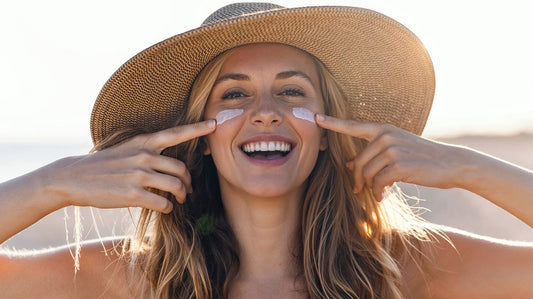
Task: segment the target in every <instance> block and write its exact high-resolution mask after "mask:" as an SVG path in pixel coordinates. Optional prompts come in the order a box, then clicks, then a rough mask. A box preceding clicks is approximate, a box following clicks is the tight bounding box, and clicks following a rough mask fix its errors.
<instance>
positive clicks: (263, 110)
mask: <svg viewBox="0 0 533 299" xmlns="http://www.w3.org/2000/svg"><path fill="white" fill-rule="evenodd" d="M282 119H283V117H282V114H281V113H280V111H279V110H278V107H276V103H275V100H274V99H272V97H271V96H269V95H262V96H261V97H260V98H258V99H257V100H256V101H255V107H253V111H252V114H251V121H252V123H253V124H254V125H259V126H265V127H268V126H271V125H279V124H281V122H282Z"/></svg>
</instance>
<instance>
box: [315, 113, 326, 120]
mask: <svg viewBox="0 0 533 299" xmlns="http://www.w3.org/2000/svg"><path fill="white" fill-rule="evenodd" d="M324 119H325V117H324V115H322V114H318V113H317V114H316V120H318V121H324Z"/></svg>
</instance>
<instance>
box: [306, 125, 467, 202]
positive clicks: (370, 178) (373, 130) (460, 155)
mask: <svg viewBox="0 0 533 299" xmlns="http://www.w3.org/2000/svg"><path fill="white" fill-rule="evenodd" d="M316 121H317V124H318V125H319V126H320V127H322V128H325V129H329V130H332V131H335V132H338V133H342V134H346V135H349V136H352V137H357V138H363V139H366V140H367V141H368V142H369V143H368V146H367V147H366V148H365V149H363V150H362V151H361V152H359V153H357V156H356V157H355V158H354V159H353V160H352V161H349V162H348V163H347V164H346V166H347V167H348V168H350V169H351V170H352V171H353V173H354V181H355V183H354V186H355V187H354V192H355V193H358V192H360V191H361V190H363V187H364V186H365V185H366V186H367V187H368V188H370V190H372V193H373V194H374V196H375V198H376V200H378V201H381V200H382V199H383V191H384V190H385V188H386V187H387V186H391V185H392V184H393V183H395V182H405V183H412V184H417V185H423V186H427V187H436V188H452V187H456V186H457V185H458V183H457V176H456V173H457V172H458V169H461V167H463V166H464V165H466V163H464V162H465V160H467V159H468V155H467V153H466V152H467V151H465V150H464V149H463V148H461V147H455V146H451V145H447V144H443V143H438V142H434V141H431V140H427V139H424V138H422V137H419V136H417V135H415V134H412V133H410V132H407V131H405V130H402V129H400V128H397V127H395V126H393V125H389V124H377V123H369V122H359V121H355V120H343V119H339V118H335V117H331V116H325V115H324V116H323V115H317V117H316Z"/></svg>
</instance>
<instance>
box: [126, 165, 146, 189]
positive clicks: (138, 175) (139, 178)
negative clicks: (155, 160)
mask: <svg viewBox="0 0 533 299" xmlns="http://www.w3.org/2000/svg"><path fill="white" fill-rule="evenodd" d="M148 175H149V174H148V173H147V172H146V171H145V170H144V169H142V168H135V169H133V170H131V171H130V173H129V176H130V177H131V179H132V180H133V181H134V182H135V183H137V184H139V185H141V184H142V183H144V182H145V181H146V179H147V178H148Z"/></svg>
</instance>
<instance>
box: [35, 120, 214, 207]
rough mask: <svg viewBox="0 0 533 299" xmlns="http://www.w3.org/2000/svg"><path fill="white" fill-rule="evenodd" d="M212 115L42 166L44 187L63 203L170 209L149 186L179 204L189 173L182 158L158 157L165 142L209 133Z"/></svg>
mask: <svg viewBox="0 0 533 299" xmlns="http://www.w3.org/2000/svg"><path fill="white" fill-rule="evenodd" d="M215 126H216V125H215V122H214V121H213V120H209V121H204V122H199V123H196V124H190V125H184V126H179V127H173V128H169V129H166V130H163V131H159V132H156V133H151V134H143V135H139V136H136V137H133V138H132V139H130V140H127V141H126V142H123V143H121V144H118V145H116V146H113V147H110V148H107V149H105V150H102V151H100V152H96V153H93V154H88V155H84V156H78V157H70V158H65V159H61V160H59V161H56V162H55V163H52V164H50V165H48V166H45V169H44V171H45V175H44V177H45V186H47V188H46V190H48V191H51V195H52V196H53V197H55V198H59V200H62V201H63V203H64V205H78V206H93V207H97V208H121V207H143V208H148V209H151V210H155V211H160V212H163V213H169V212H170V211H171V210H172V206H173V205H172V203H171V202H169V201H168V200H167V199H166V198H164V197H162V196H159V195H157V194H154V193H152V192H149V191H148V190H147V188H148V187H151V188H155V189H159V190H162V191H167V192H170V193H172V194H173V195H174V196H175V197H176V199H177V200H178V202H180V203H183V202H184V200H185V198H186V195H187V193H190V192H192V187H191V176H190V173H189V171H188V170H187V168H186V166H185V164H184V163H183V162H182V161H179V160H176V159H173V158H170V157H166V156H162V155H160V154H161V152H162V151H163V150H164V149H165V148H167V147H170V146H174V145H177V144H180V143H183V142H185V141H188V140H191V139H193V138H196V137H200V136H203V135H206V134H209V133H211V132H213V131H214V130H215Z"/></svg>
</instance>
